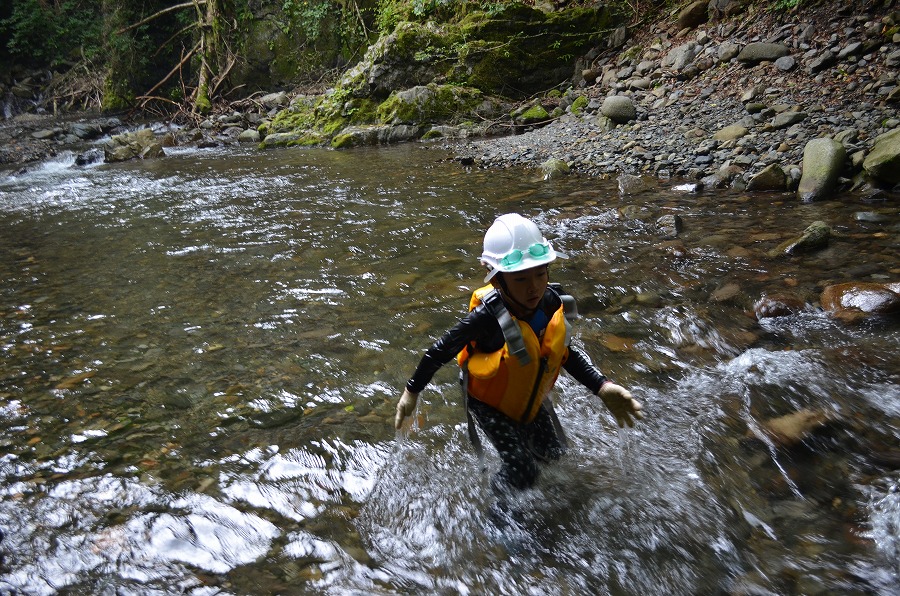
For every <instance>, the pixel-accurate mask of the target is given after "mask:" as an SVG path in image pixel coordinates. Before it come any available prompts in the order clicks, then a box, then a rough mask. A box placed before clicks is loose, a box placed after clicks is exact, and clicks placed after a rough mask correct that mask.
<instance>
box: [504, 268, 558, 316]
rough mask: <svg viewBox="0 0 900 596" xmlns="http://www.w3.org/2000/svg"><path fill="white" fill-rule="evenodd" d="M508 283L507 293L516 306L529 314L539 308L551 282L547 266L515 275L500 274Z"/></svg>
mask: <svg viewBox="0 0 900 596" xmlns="http://www.w3.org/2000/svg"><path fill="white" fill-rule="evenodd" d="M498 275H502V276H503V280H504V281H505V282H506V292H507V294H508V297H509V298H512V301H513V302H514V303H515V305H516V306H518V307H521V308H523V309H524V310H527V311H529V312H531V311H533V310H534V309H536V308H537V307H538V304H540V302H541V298H543V297H544V291H546V289H547V284H548V283H549V282H550V274H549V272H548V269H547V266H546V265H541V266H539V267H532V268H531V269H525V270H523V271H514V272H513V273H500V274H498Z"/></svg>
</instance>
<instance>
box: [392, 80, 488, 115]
mask: <svg viewBox="0 0 900 596" xmlns="http://www.w3.org/2000/svg"><path fill="white" fill-rule="evenodd" d="M482 98H483V95H482V93H481V92H480V91H478V90H477V89H472V88H467V87H457V86H455V85H437V84H434V83H432V84H429V85H426V86H424V87H415V88H413V89H408V90H406V91H401V92H398V93H392V94H391V96H390V97H388V98H387V99H386V100H385V101H383V102H382V103H381V104H380V105H379V106H378V109H377V110H376V117H377V120H378V121H379V122H381V123H383V124H392V123H406V124H424V123H430V122H446V121H452V120H453V119H454V118H456V117H457V116H458V115H468V114H469V113H470V112H471V111H472V110H473V109H474V108H475V107H476V106H477V105H478V104H479V103H481V101H482Z"/></svg>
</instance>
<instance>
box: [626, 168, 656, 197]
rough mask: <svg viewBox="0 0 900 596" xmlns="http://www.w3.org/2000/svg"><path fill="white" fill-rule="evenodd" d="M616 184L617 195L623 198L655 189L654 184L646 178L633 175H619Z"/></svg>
mask: <svg viewBox="0 0 900 596" xmlns="http://www.w3.org/2000/svg"><path fill="white" fill-rule="evenodd" d="M616 182H618V184H619V194H620V195H621V196H623V197H624V196H626V195H636V194H638V193H642V192H645V191H648V190H651V189H653V188H656V184H654V183H653V182H652V181H651V179H650V178H648V177H646V176H636V175H634V174H626V173H622V174H619V177H618V178H617V179H616Z"/></svg>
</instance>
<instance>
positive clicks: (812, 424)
mask: <svg viewBox="0 0 900 596" xmlns="http://www.w3.org/2000/svg"><path fill="white" fill-rule="evenodd" d="M832 418H833V417H832V415H831V414H829V413H828V412H825V411H823V410H812V409H808V408H804V409H802V410H799V411H797V412H794V413H792V414H787V415H786V416H781V417H780V418H771V419H769V420H766V421H765V422H763V423H762V430H763V432H765V434H766V436H767V437H768V438H769V439H770V440H771V441H772V442H773V443H775V444H776V445H778V446H780V447H793V446H795V445H797V444H799V443H801V442H802V441H803V440H804V439H806V438H807V437H809V436H810V435H811V434H813V433H814V432H815V431H816V430H818V429H820V428H822V427H824V426H825V425H827V424H828V423H829V422H831V421H832Z"/></svg>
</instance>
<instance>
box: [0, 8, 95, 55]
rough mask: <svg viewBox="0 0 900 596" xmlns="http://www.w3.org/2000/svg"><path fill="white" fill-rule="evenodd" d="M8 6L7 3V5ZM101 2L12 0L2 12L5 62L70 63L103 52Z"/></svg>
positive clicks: (0, 36)
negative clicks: (100, 16) (99, 17)
mask: <svg viewBox="0 0 900 596" xmlns="http://www.w3.org/2000/svg"><path fill="white" fill-rule="evenodd" d="M4 4H6V3H4ZM100 4H101V2H100V0H57V1H56V2H47V1H42V0H12V2H10V3H9V4H7V5H6V7H5V8H4V9H2V10H3V12H0V39H4V40H6V43H5V46H4V47H3V48H2V50H0V51H2V52H4V53H5V54H6V60H8V61H10V62H12V63H16V64H21V65H24V66H29V67H40V66H49V67H55V66H58V65H60V64H66V63H71V62H73V61H77V60H79V59H80V58H81V57H86V58H89V59H92V58H94V57H96V56H97V54H99V53H100V50H101V48H102V42H101V40H102V39H103V35H102V22H101V20H100V19H98V18H97V16H98V15H99V14H100Z"/></svg>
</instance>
